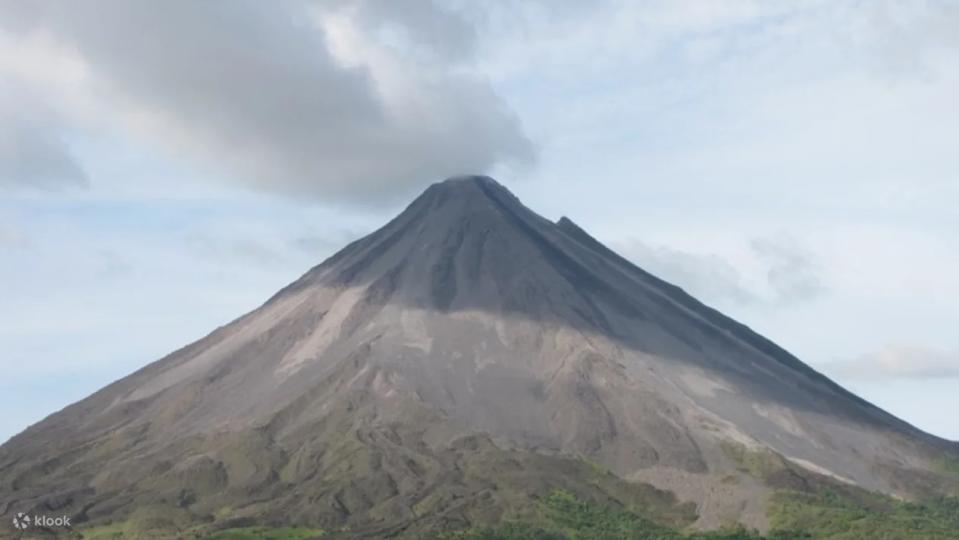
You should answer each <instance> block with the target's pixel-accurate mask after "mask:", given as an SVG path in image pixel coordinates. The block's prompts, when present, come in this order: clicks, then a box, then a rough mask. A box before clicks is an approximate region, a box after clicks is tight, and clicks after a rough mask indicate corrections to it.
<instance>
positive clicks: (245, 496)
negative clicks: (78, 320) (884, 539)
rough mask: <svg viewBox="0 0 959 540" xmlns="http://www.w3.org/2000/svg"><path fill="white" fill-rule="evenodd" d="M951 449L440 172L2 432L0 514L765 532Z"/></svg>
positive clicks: (152, 526)
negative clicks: (626, 512) (154, 351)
mask: <svg viewBox="0 0 959 540" xmlns="http://www.w3.org/2000/svg"><path fill="white" fill-rule="evenodd" d="M957 455H959V453H957V452H956V448H955V446H954V443H949V442H947V441H943V440H940V439H937V438H935V437H933V436H931V435H928V434H926V433H923V432H921V431H919V430H918V429H916V428H914V427H912V426H910V425H909V424H907V423H905V422H903V421H901V420H899V419H897V418H895V417H893V416H891V415H890V414H888V413H886V412H884V411H882V410H880V409H878V408H877V407H875V406H873V405H871V404H869V403H867V402H865V401H863V400H862V399H860V398H858V397H856V396H854V395H853V394H851V393H849V392H847V391H846V390H844V389H843V388H841V387H840V386H838V385H837V384H835V383H834V382H832V381H830V380H829V379H827V378H826V377H824V376H823V375H821V374H819V373H817V372H816V371H814V370H813V369H811V368H810V367H808V366H807V365H805V364H803V363H802V362H801V361H799V360H798V359H796V358H795V357H793V356H792V355H790V354H789V353H788V352H786V351H784V350H783V349H781V348H779V347H777V346H776V345H775V344H773V343H772V342H770V341H768V340H767V339H765V338H763V337H761V336H759V335H757V334H756V333H754V332H752V331H751V330H750V329H749V328H747V327H746V326H743V325H742V324H739V323H737V322H735V321H733V320H731V319H729V318H727V317H725V316H723V315H722V314H720V313H719V312H717V311H715V310H713V309H711V308H709V307H707V306H705V305H703V304H701V303H700V302H698V301H696V300H695V299H693V298H692V297H690V296H689V295H687V294H686V293H684V292H683V291H682V290H681V289H679V288H677V287H675V286H673V285H670V284H668V283H666V282H664V281H662V280H660V279H657V278H656V277H654V276H652V275H650V274H648V273H646V272H644V271H643V270H641V269H640V268H638V267H636V266H634V265H633V264H631V263H629V262H627V261H626V260H625V259H623V258H621V257H619V256H618V255H616V254H615V253H613V252H612V251H610V250H609V249H607V248H605V247H604V246H603V245H601V244H600V243H599V242H597V241H596V240H594V239H593V238H591V237H590V236H589V235H588V234H586V233H585V232H584V231H583V230H581V229H580V228H579V227H577V226H576V225H575V224H574V223H573V222H572V221H570V220H568V219H566V218H563V219H561V220H559V222H557V223H553V222H551V221H549V220H546V219H544V218H542V217H540V216H539V215H537V214H535V213H534V212H532V211H531V210H529V209H527V208H526V207H525V206H523V205H522V204H521V203H520V201H519V200H518V199H517V198H516V197H514V196H513V195H512V194H511V193H510V192H509V191H507V190H506V189H505V188H503V187H502V186H501V185H499V184H498V183H496V182H495V181H494V180H492V179H490V178H487V177H460V178H453V179H449V180H446V181H444V182H440V183H437V184H434V185H432V186H431V187H430V188H428V189H427V190H426V191H425V192H424V193H423V194H422V195H421V196H420V197H418V198H417V199H416V200H414V201H413V202H412V203H411V204H410V205H409V206H408V207H407V208H406V210H405V211H403V212H402V213H401V214H400V215H399V216H397V217H396V218H395V219H393V220H392V221H390V222H389V223H388V224H387V225H385V226H384V227H383V228H381V229H379V230H378V231H376V232H374V233H372V234H370V235H369V236H367V237H365V238H362V239H360V240H358V241H356V242H353V243H352V244H350V245H348V246H347V247H346V248H344V249H343V250H342V251H340V252H339V253H337V254H336V255H334V256H332V257H331V258H329V259H328V260H326V261H325V262H323V263H322V264H320V265H319V266H317V267H315V268H313V269H312V270H310V271H309V272H307V273H306V274H305V275H304V276H303V277H301V278H300V279H299V280H297V281H296V282H294V283H292V284H291V285H289V286H287V287H286V288H284V289H283V290H281V291H280V292H279V293H277V294H276V295H275V296H273V297H272V298H271V299H269V300H268V301H267V302H266V303H265V304H264V305H263V306H261V307H260V308H258V309H256V310H254V311H253V312H251V313H249V314H247V315H244V316H243V317H241V318H239V319H237V320H236V321H234V322H232V323H230V324H228V325H226V326H223V327H221V328H219V329H217V330H215V331H214V332H213V333H211V334H210V335H208V336H206V337H204V338H203V339H201V340H199V341H197V342H195V343H193V344H191V345H189V346H187V347H184V348H183V349H180V350H178V351H176V352H174V353H172V354H170V355H169V356H167V357H165V358H163V359H161V360H159V361H157V362H155V363H153V364H150V365H148V366H146V367H144V368H143V369H141V370H139V371H137V372H136V373H133V374H132V375H130V376H128V377H126V378H124V379H121V380H119V381H117V382H115V383H113V384H111V385H109V386H107V387H106V388H103V389H102V390H100V391H98V392H97V393H95V394H93V395H92V396H90V397H88V398H86V399H84V400H82V401H80V402H78V403H75V404H73V405H71V406H69V407H67V408H65V409H64V410H62V411H60V412H58V413H56V414H53V415H51V416H50V417H48V418H46V419H45V420H43V421H42V422H40V423H38V424H36V425H33V426H31V427H30V428H28V429H27V430H26V431H24V432H23V433H21V434H19V435H17V436H15V437H13V438H12V439H11V440H9V441H8V442H7V443H6V444H4V445H3V446H2V447H0V501H2V503H0V504H3V506H4V507H3V508H0V514H4V515H6V514H10V513H12V512H16V511H32V512H37V511H42V512H46V513H58V514H59V513H66V514H69V515H72V516H74V519H73V523H74V525H75V526H79V527H84V526H87V527H95V526H101V529H102V528H104V527H106V528H109V527H115V528H117V529H116V530H119V531H122V536H124V537H133V536H136V535H138V534H147V533H149V534H153V535H155V536H163V535H168V536H180V535H183V534H185V533H184V531H191V530H197V529H194V528H195V527H197V526H198V525H202V526H203V527H207V528H206V529H204V530H215V529H217V528H222V527H236V526H244V525H252V524H258V525H274V526H281V525H301V526H309V527H316V528H323V529H325V530H327V531H339V534H340V535H341V536H342V535H345V536H355V537H371V538H383V537H390V536H400V537H402V536H407V537H419V536H418V535H422V534H425V533H426V532H428V531H438V530H445V529H455V528H459V527H468V526H471V525H476V524H483V523H495V522H500V521H503V520H523V519H530V520H536V519H538V517H539V516H540V514H541V506H540V505H539V504H538V503H537V501H540V500H543V498H545V497H548V496H549V495H550V494H551V493H555V492H557V490H562V492H564V493H571V494H572V495H573V496H575V497H578V498H580V499H582V500H588V501H595V502H598V503H602V504H608V505H613V506H615V507H618V508H625V509H630V510H632V511H636V512H640V513H642V514H643V515H645V516H648V517H649V518H650V519H652V520H654V521H656V522H658V523H661V524H666V525H668V526H671V527H688V528H691V529H696V528H698V529H709V528H715V527H719V526H720V525H723V524H726V523H730V522H740V523H744V524H746V525H748V526H751V527H757V528H759V529H760V530H763V529H766V528H768V526H769V523H768V521H767V517H766V509H767V506H768V504H769V501H770V496H771V494H773V493H774V492H775V491H776V490H782V489H788V490H793V491H800V492H802V491H814V490H816V489H820V488H821V487H822V486H833V487H837V488H844V487H846V488H848V489H853V487H855V488H856V489H858V488H863V489H865V490H870V491H875V492H880V493H883V494H886V495H892V496H895V497H899V498H905V499H910V498H916V497H924V496H929V495H936V494H948V493H950V492H951V491H952V490H955V489H956V476H955V475H953V474H952V473H949V472H948V471H946V470H945V467H943V466H942V464H944V463H946V464H955V463H959V461H957ZM108 524H109V525H108Z"/></svg>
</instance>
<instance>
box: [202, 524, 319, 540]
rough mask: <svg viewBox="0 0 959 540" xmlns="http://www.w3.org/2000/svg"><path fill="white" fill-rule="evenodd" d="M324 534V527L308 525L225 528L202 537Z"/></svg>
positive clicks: (290, 539) (267, 538)
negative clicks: (309, 526)
mask: <svg viewBox="0 0 959 540" xmlns="http://www.w3.org/2000/svg"><path fill="white" fill-rule="evenodd" d="M324 534H326V531H324V530H323V529H308V528H306V527H284V528H280V529H271V528H268V527H239V528H234V529H223V530H221V531H217V532H215V533H213V534H211V535H208V536H203V537H201V538H203V540H308V539H310V538H319V537H321V536H323V535H324Z"/></svg>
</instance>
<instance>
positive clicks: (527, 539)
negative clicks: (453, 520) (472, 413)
mask: <svg viewBox="0 0 959 540" xmlns="http://www.w3.org/2000/svg"><path fill="white" fill-rule="evenodd" d="M542 506H543V516H544V518H545V519H544V522H543V523H537V524H531V523H506V524H503V525H499V526H496V527H480V528H473V529H469V530H464V531H456V532H453V533H448V534H445V535H441V536H439V537H437V538H439V539H442V540H627V539H628V540H685V539H695V540H752V539H758V538H760V536H759V535H758V534H756V533H755V532H751V531H746V530H742V529H734V530H726V531H714V532H708V533H691V534H684V533H682V532H679V531H677V530H675V529H671V528H669V527H666V526H663V525H659V524H657V523H655V522H653V521H650V520H649V519H646V518H644V517H642V516H639V515H637V514H634V513H632V512H629V511H627V510H622V509H617V508H610V507H606V506H602V505H598V504H594V503H589V502H585V501H581V500H578V499H577V498H576V497H575V496H573V495H572V494H571V493H569V492H566V491H562V490H558V491H554V492H553V493H552V494H550V495H549V496H548V497H546V498H545V500H543V501H542Z"/></svg>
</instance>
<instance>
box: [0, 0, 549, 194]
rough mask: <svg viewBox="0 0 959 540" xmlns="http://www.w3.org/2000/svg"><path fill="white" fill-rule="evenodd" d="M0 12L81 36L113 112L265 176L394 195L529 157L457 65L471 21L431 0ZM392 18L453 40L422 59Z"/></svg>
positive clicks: (66, 41) (68, 41) (196, 153)
mask: <svg viewBox="0 0 959 540" xmlns="http://www.w3.org/2000/svg"><path fill="white" fill-rule="evenodd" d="M404 6H407V3H404ZM0 19H2V20H3V21H5V23H6V24H4V23H0V28H3V29H5V30H6V32H8V33H9V34H11V35H17V36H20V37H21V38H24V39H26V38H27V37H29V36H31V35H35V34H37V33H45V34H46V35H51V36H54V37H55V39H56V40H57V43H59V44H60V45H62V46H64V47H66V48H68V49H69V50H71V51H74V52H75V53H76V54H77V55H78V56H79V58H80V59H81V60H82V61H83V62H84V63H85V65H86V67H87V68H88V71H89V75H90V78H91V80H92V81H93V85H94V88H95V92H96V93H97V94H98V95H102V96H104V97H105V98H106V99H107V100H108V101H110V103H109V104H108V105H109V107H112V108H113V109H112V111H111V110H105V111H104V112H105V113H106V112H112V113H116V115H121V114H122V115H124V116H125V118H126V119H127V124H132V127H133V128H134V131H136V132H144V131H146V132H149V133H150V134H151V135H152V137H151V139H152V140H155V141H159V142H160V143H162V144H165V145H167V146H168V147H169V149H171V150H173V151H175V152H179V153H183V154H186V155H189V156H191V157H194V158H200V159H202V160H204V161H205V163H207V164H211V165H213V166H215V167H219V169H220V170H221V171H222V173H223V176H224V177H227V178H231V179H237V180H239V181H242V182H244V183H246V184H248V185H252V186H255V187H258V188H262V189H269V190H275V191H280V192H284V193H287V194H292V195H295V196H307V197H312V198H316V199H326V198H333V199H337V200H351V201H383V200H389V199H392V198H394V197H397V196H401V195H403V196H405V195H407V192H408V191H409V190H411V189H412V188H413V187H414V186H415V185H417V184H419V183H422V182H428V181H433V180H435V179H437V178H440V177H444V176H448V175H452V174H457V173H462V172H471V171H487V170H489V169H490V168H491V167H493V166H494V165H496V164H500V163H503V162H510V161H515V162H528V161H529V160H531V159H532V156H533V148H532V145H531V143H530V142H529V141H528V139H527V138H526V137H525V136H524V134H523V132H522V130H521V128H520V125H519V122H518V120H517V119H516V117H515V116H514V115H513V113H512V112H511V111H510V110H509V109H508V108H507V106H506V105H505V103H504V102H503V101H502V100H501V99H500V98H499V97H498V96H497V95H496V94H495V93H494V91H493V90H492V88H491V87H490V85H489V84H488V83H487V82H486V81H485V80H484V79H482V78H480V77H478V76H472V75H470V74H469V73H470V72H469V70H467V69H456V68H460V67H462V66H460V65H459V64H455V62H457V61H458V59H459V58H462V57H466V56H468V52H469V50H470V49H471V47H472V45H471V39H472V38H470V37H469V32H468V26H467V25H466V23H465V22H462V21H460V22H459V23H458V24H459V26H457V23H456V21H457V20H458V19H457V18H456V15H455V14H454V13H452V12H448V11H442V10H439V9H438V8H435V6H433V5H432V3H430V2H425V1H422V2H411V3H409V5H408V6H407V7H406V8H404V9H399V8H398V7H396V6H395V5H394V4H393V3H386V2H377V1H366V2H359V3H352V2H350V3H330V4H324V3H318V4H311V3H307V2H299V1H283V2H258V1H252V0H251V1H236V2H219V1H213V2H192V1H183V0H173V1H167V2H154V1H147V0H100V1H96V2H91V3H83V4H80V3H74V2H10V3H2V4H0ZM391 31H392V33H393V35H397V33H401V34H402V33H404V32H405V34H406V35H408V36H412V37H413V38H414V39H411V40H408V41H409V42H410V43H414V44H417V45H419V46H422V47H426V48H428V49H433V50H437V51H444V50H445V51H452V52H451V53H449V54H446V55H445V56H443V57H442V58H440V57H437V58H440V60H438V61H437V62H438V63H437V62H434V63H429V62H422V61H417V58H416V57H415V55H413V52H415V51H413V49H415V47H408V46H404V44H403V43H396V42H395V40H391V38H390V35H391V34H390V32H391ZM337 40H340V41H339V42H338V41H337ZM337 46H339V48H340V49H339V51H338V50H337ZM344 51H345V52H346V53H347V54H348V56H349V58H345V59H344V58H343V57H342V54H337V53H338V52H339V53H343V52H344ZM407 53H409V54H407ZM410 55H413V56H410ZM65 166H66V165H64V164H61V165H59V167H61V168H63V167H65Z"/></svg>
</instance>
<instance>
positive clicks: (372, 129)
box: [0, 0, 959, 441]
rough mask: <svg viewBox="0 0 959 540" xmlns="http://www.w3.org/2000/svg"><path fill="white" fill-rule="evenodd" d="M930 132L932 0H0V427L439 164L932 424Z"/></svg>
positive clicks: (942, 249) (939, 315) (937, 84)
mask: <svg viewBox="0 0 959 540" xmlns="http://www.w3.org/2000/svg"><path fill="white" fill-rule="evenodd" d="M957 141H959V1H957V0H926V1H922V0H889V1H887V0H861V1H856V0H828V1H827V0H822V1H820V0H803V1H800V0H755V1H750V0H699V1H697V0H681V1H675V0H646V1H616V0H598V1H596V2H574V1H561V0H550V1H547V0H530V1H528V2H522V3H519V4H517V3H515V2H506V1H502V0H490V1H487V2H467V1H466V0H410V1H408V2H402V3H400V2H393V1H390V0H356V1H349V0H324V1H292V0H291V1H285V0H284V1H281V2H268V3H265V2H258V1H252V0H250V1H244V0H237V1H231V2H226V1H211V2H202V3H196V2H187V1H179V0H172V1H169V2H153V1H147V0H123V1H121V0H115V1H110V0H99V1H93V2H85V3H82V4H81V3H76V2H67V1H59V2H54V1H44V0H40V1H37V2H18V1H11V0H0V370H2V374H3V376H2V377H0V411H2V412H3V414H2V415H0V441H2V440H5V439H6V438H8V437H10V436H12V435H14V434H16V433H18V432H19V431H21V430H23V429H24V428H25V427H27V426H28V425H30V424H32V423H34V422H37V421H39V420H41V419H42V418H44V417H45V416H46V415H48V414H50V413H52V412H55V411H56V410H59V409H60V408H62V407H63V406H65V405H67V404H69V403H71V402H74V401H76V400H78V399H81V398H83V397H85V396H86V395H88V394H90V393H92V392H93V391H95V390H97V389H98V388H100V387H102V386H104V385H106V384H108V383H109V382H112V381H114V380H116V379H119V378H121V377H123V376H125V375H127V374H129V373H131V372H132V371H134V370H136V369H137V368H139V367H141V366H143V365H144V364H146V363H148V362H151V361H153V360H156V359H158V358H160V357H162V356H164V355H165V354H167V353H169V352H171V351H173V350H175V349H177V348H179V347H181V346H183V345H185V344H187V343H189V342H192V341H194V340H196V339H198V338H200V337H202V336H204V335H205V334H207V333H208V332H210V331H211V330H213V329H214V328H216V327H217V326H220V325H223V324H225V323H227V322H229V321H230V320H232V319H234V318H236V317H237V316H239V315H240V314H242V313H245V312H247V311H249V310H251V309H253V308H255V307H257V306H258V305H260V304H261V303H262V302H263V301H265V300H266V299H267V298H268V297H269V296H271V295H272V293H273V292H275V291H276V290H278V289H279V288H281V287H282V286H284V285H285V284H287V283H289V282H291V281H293V280H294V279H296V278H297V277H299V276H300V275H301V274H302V273H304V272H305V271H306V270H307V269H309V268H310V267H311V266H313V265H315V264H318V263H319V262H321V261H322V260H323V259H324V258H326V257H327V256H329V255H331V254H333V253H334V252H335V251H336V250H337V249H338V248H340V247H342V246H343V245H345V244H346V243H347V242H349V241H351V240H353V239H356V238H358V237H360V236H362V235H364V234H367V233H369V232H371V231H372V230H374V229H375V228H377V227H378V226H380V225H381V224H382V223H384V222H385V221H386V220H388V219H389V218H390V217H392V216H393V215H395V214H396V213H397V212H398V211H400V210H401V209H402V207H403V206H405V204H406V203H408V202H409V200H410V199H412V198H413V197H415V196H416V195H417V194H418V193H419V192H420V191H421V190H423V189H424V188H425V187H426V186H428V185H429V184H430V183H432V182H435V181H438V180H441V179H443V178H445V177H448V176H451V175H456V174H464V173H487V174H491V175H493V176H494V177H496V178H497V179H498V180H499V181H500V182H501V183H503V184H504V185H506V186H507V187H508V188H509V189H510V190H512V191H513V192H514V193H515V194H517V195H518V196H519V197H520V199H521V200H522V201H523V202H524V203H525V204H526V205H527V206H529V207H531V208H532V209H534V210H536V211H537V212H539V213H540V214H542V215H544V216H546V217H548V218H551V219H558V218H559V217H561V216H564V215H565V216H568V217H569V218H571V219H572V220H573V221H575V222H576V223H578V224H579V225H581V226H582V227H584V228H585V229H586V230H588V231H590V232H591V234H593V235H594V236H596V237H597V238H599V239H600V240H601V241H603V242H604V243H606V244H607V245H609V246H611V247H612V248H613V249H615V250H616V251H618V252H620V253H621V254H623V255H624V256H626V257H628V258H630V259H631V260H633V261H634V262H636V263H637V264H639V265H640V266H642V267H643V268H645V269H647V270H649V271H651V272H653V273H654V274H657V275H659V276H660V277H663V278H665V279H667V280H669V281H672V282H674V283H676V284H678V285H680V286H682V287H683V288H685V289H686V290H687V291H689V292H691V293H692V294H694V295H695V296H697V297H699V298H700V299H701V300H703V301H705V302H706V303H708V304H710V305H712V306H714V307H717V308H718V309H720V310H722V311H724V312H725V313H727V314H729V315H731V316H733V317H735V318H737V319H738V320H740V321H741V322H744V323H745V324H747V325H749V326H750V327H752V328H753V329H755V330H757V331H759V332H760V333H762V334H764V335H766V336H767V337H769V338H771V339H773V340H774V341H776V342H777V343H779V344H780V345H782V346H784V347H785V348H786V349H788V350H789V351H791V352H793V353H794V354H796V355H797V356H799V357H800V358H801V359H802V360H804V361H805V362H806V363H808V364H810V365H812V366H813V367H815V368H816V369H818V370H820V371H822V372H824V373H826V374H827V375H829V376H830V377H833V378H834V379H835V380H837V381H838V382H839V383H841V384H842V385H844V386H846V387H847V388H849V389H851V390H852V391H854V392H856V393H858V394H859V395H861V396H863V397H864V398H866V399H868V400H870V401H872V402H874V403H876V404H877V405H879V406H881V407H883V408H885V409H887V410H889V411H890V412H892V413H894V414H896V415H898V416H900V417H902V418H904V419H905V420H907V421H909V422H911V423H913V424H915V425H916V426H918V427H920V428H922V429H925V430H927V431H929V432H931V433H934V434H937V435H939V436H942V437H946V438H950V439H952V440H959V420H956V418H955V411H959V392H957V391H956V390H957V389H959V211H957V207H959V143H957Z"/></svg>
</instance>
